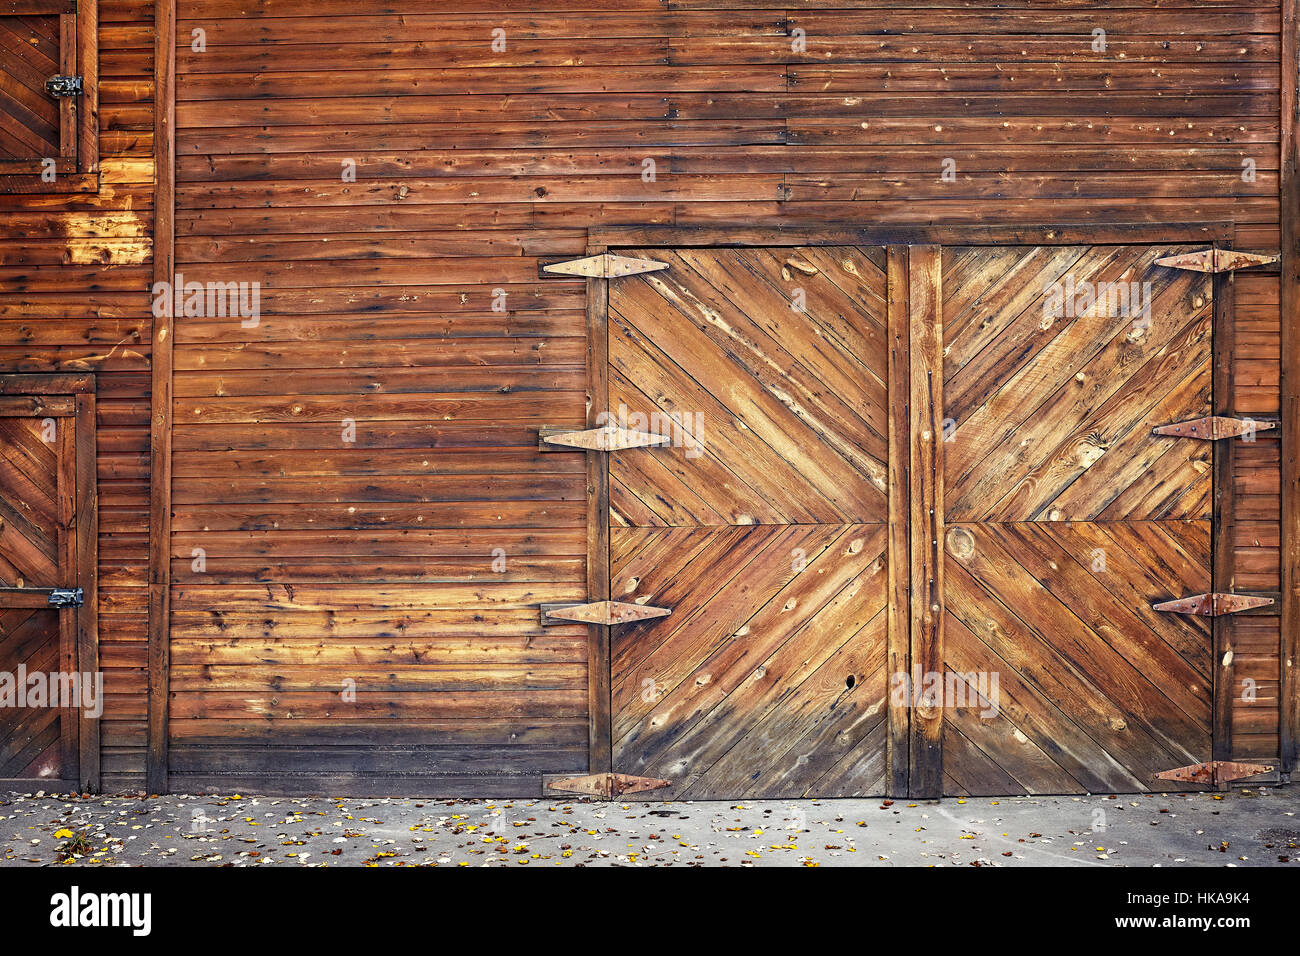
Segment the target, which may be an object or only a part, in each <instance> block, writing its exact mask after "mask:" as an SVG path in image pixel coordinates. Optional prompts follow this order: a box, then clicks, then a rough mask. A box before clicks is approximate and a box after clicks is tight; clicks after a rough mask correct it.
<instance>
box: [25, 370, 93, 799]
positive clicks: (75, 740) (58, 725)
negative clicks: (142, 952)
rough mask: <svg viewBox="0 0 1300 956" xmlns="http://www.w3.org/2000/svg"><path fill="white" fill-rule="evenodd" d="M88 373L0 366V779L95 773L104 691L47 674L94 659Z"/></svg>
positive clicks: (88, 778)
mask: <svg viewBox="0 0 1300 956" xmlns="http://www.w3.org/2000/svg"><path fill="white" fill-rule="evenodd" d="M90 381H91V380H90V379H89V377H88V376H84V377H83V376H57V375H56V376H41V375H33V376H25V375H12V376H0V784H3V783H5V782H9V783H10V785H14V786H20V785H22V783H21V782H22V781H32V782H33V783H35V782H37V781H39V782H40V783H41V784H42V786H43V787H44V788H45V789H56V788H58V787H60V786H62V787H66V788H75V789H78V790H82V789H87V788H93V787H94V786H95V785H96V782H97V777H98V763H99V739H98V732H97V726H98V725H97V723H96V721H95V719H94V715H93V714H92V713H91V712H90V711H91V710H93V708H94V706H95V705H96V703H97V704H98V706H102V704H103V699H102V695H100V696H99V697H98V699H97V702H96V699H95V697H94V696H93V695H94V690H93V689H92V691H91V695H92V696H89V697H87V696H83V693H82V692H81V688H82V686H83V685H82V682H81V679H80V678H77V682H76V683H75V684H72V683H64V684H60V683H58V682H56V681H53V680H51V675H59V676H62V677H65V678H68V677H70V675H73V674H78V673H79V672H80V673H91V674H93V673H94V672H95V671H96V670H97V669H98V665H97V653H96V634H95V607H94V595H95V587H94V573H95V550H96V549H95V535H96V530H97V529H96V506H95V432H94V427H95V424H94V423H95V418H94V411H95V399H94V394H93V393H90V392H89V391H88V390H87V389H88V387H89V382H90ZM66 389H79V390H80V391H77V392H71V391H66V392H65V391H62V390H66ZM92 688H93V685H92ZM56 689H59V690H58V692H56ZM66 689H70V692H69V690H66ZM87 702H89V703H90V704H91V707H90V708H86V707H82V706H80V705H81V704H83V703H87Z"/></svg>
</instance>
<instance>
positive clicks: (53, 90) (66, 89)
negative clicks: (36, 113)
mask: <svg viewBox="0 0 1300 956" xmlns="http://www.w3.org/2000/svg"><path fill="white" fill-rule="evenodd" d="M45 92H46V93H49V94H50V96H53V97H55V98H56V99H59V98H62V97H65V96H80V95H81V94H82V93H83V92H85V91H84V90H83V89H82V84H81V77H79V76H63V75H62V74H60V75H57V76H52V77H50V78H49V79H48V80H46V81H45Z"/></svg>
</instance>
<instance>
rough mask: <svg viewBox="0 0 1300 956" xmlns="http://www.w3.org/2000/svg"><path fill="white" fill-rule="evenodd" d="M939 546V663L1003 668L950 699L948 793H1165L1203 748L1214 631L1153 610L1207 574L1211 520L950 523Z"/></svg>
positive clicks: (961, 671) (958, 677)
mask: <svg viewBox="0 0 1300 956" xmlns="http://www.w3.org/2000/svg"><path fill="white" fill-rule="evenodd" d="M946 550H947V554H948V557H949V560H948V562H947V564H946V568H945V574H946V582H945V601H946V606H947V616H946V621H945V633H944V657H945V665H946V668H947V670H948V673H949V674H950V675H951V679H953V680H955V681H957V682H958V683H965V684H966V685H967V691H968V693H970V694H972V695H973V687H974V684H975V683H976V682H975V680H974V679H972V677H971V676H970V675H975V674H979V673H981V672H982V673H986V674H988V673H996V674H997V678H998V693H997V695H996V698H997V699H996V701H995V702H994V703H996V705H997V706H996V707H990V706H988V705H989V703H990V702H989V701H988V700H986V699H985V698H980V699H979V703H978V704H975V703H973V702H972V701H973V700H974V698H973V696H971V697H968V698H967V699H966V700H967V704H968V706H949V707H948V708H947V709H946V710H945V725H944V737H943V745H944V776H945V789H946V792H948V793H952V794H1004V793H1082V792H1092V793H1096V792H1106V791H1118V792H1131V791H1142V790H1150V789H1161V790H1165V789H1168V788H1169V784H1168V783H1167V782H1166V781H1161V782H1160V783H1159V785H1158V787H1157V784H1156V782H1155V781H1153V779H1152V777H1153V775H1154V774H1155V773H1156V772H1157V771H1160V770H1167V769H1169V768H1170V767H1175V766H1181V765H1183V764H1187V763H1193V762H1196V761H1200V760H1208V759H1209V758H1210V733H1211V723H1210V720H1211V692H1210V689H1211V683H1212V677H1211V640H1210V626H1209V624H1208V622H1206V621H1204V620H1201V619H1198V618H1191V617H1187V616H1185V615H1169V614H1160V613H1158V612H1155V611H1152V610H1151V609H1150V604H1151V602H1152V601H1154V600H1158V599H1159V598H1160V597H1162V596H1164V595H1167V594H1182V593H1194V592H1195V591H1196V590H1197V589H1198V588H1200V587H1202V586H1203V585H1204V584H1205V582H1208V581H1209V576H1210V571H1209V566H1210V565H1209V561H1210V553H1209V552H1210V541H1209V526H1208V523H1207V522H1203V521H1188V522H1175V521H1139V522H1113V523H1110V522H1097V523H1083V522H1078V523H1076V522H1068V523H1066V522H1061V523H1047V522H1027V523H1019V524H993V523H988V524H984V523H977V524H957V525H952V526H950V527H949V528H948V532H947V549H946ZM962 675H965V676H964V677H963V676H962ZM988 696H994V695H992V694H989V695H988ZM948 703H949V704H953V701H949V702H948Z"/></svg>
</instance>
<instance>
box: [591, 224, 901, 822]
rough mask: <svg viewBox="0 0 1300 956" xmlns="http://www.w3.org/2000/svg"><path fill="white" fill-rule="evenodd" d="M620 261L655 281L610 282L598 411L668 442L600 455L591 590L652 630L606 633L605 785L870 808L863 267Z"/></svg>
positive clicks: (785, 261) (877, 508)
mask: <svg viewBox="0 0 1300 956" xmlns="http://www.w3.org/2000/svg"><path fill="white" fill-rule="evenodd" d="M627 254H628V255H630V256H638V255H641V256H644V257H646V258H653V259H657V260H660V261H667V262H668V263H669V265H670V268H669V269H668V270H666V271H661V272H654V273H650V274H647V275H642V276H634V277H629V278H625V279H621V280H619V281H618V282H615V283H611V284H610V289H609V364H610V370H609V388H608V413H609V416H610V417H611V418H612V419H613V422H614V423H615V424H620V425H623V426H625V427H628V428H631V429H634V430H640V431H650V432H655V433H657V434H671V435H672V436H673V441H672V443H671V445H669V446H666V447H660V448H634V449H628V450H626V451H620V452H615V453H613V454H612V455H611V456H610V460H609V487H610V521H611V525H612V531H611V540H610V551H611V591H612V593H611V597H612V598H613V600H615V601H624V602H633V603H646V604H649V605H654V606H666V607H671V608H672V614H671V616H669V617H661V618H657V619H652V620H646V621H641V622H638V623H631V624H624V625H620V626H618V627H616V628H613V629H612V638H611V641H612V645H611V672H612V673H611V684H612V698H613V700H612V745H613V769H614V771H616V772H620V773H626V774H634V775H639V776H648V777H654V778H660V779H665V780H671V781H672V786H671V788H669V789H661V790H656V791H655V792H654V794H653V796H654V798H656V799H658V798H672V799H677V798H685V799H693V798H698V799H707V798H740V797H753V798H758V797H783V798H784V797H805V796H859V795H867V794H881V793H885V792H887V791H888V790H889V789H890V774H889V740H890V733H891V729H890V714H889V708H888V706H887V685H888V673H889V671H890V670H891V666H890V657H889V648H890V641H889V634H890V627H891V613H890V606H891V602H890V600H889V594H890V587H891V574H890V562H889V552H890V526H889V524H888V522H887V516H888V509H889V502H890V494H891V490H890V468H889V450H890V443H889V435H890V428H891V422H890V417H891V395H890V391H891V390H890V388H889V381H890V367H891V363H890V359H889V351H890V350H889V342H888V338H889V329H888V321H887V311H888V310H887V302H886V295H887V282H886V273H887V262H886V255H885V251H884V250H883V249H881V248H856V247H839V248H799V249H748V250H714V249H709V250H682V251H677V252H665V251H663V250H654V251H652V252H645V253H638V252H629V253H627ZM895 493H896V490H895ZM892 623H894V624H895V625H897V622H896V621H893V622H892ZM904 626H905V625H904ZM904 640H905V638H904ZM895 732H897V727H896V728H895ZM903 734H904V736H903V737H902V739H903V742H904V746H905V742H906V738H905V730H904V731H903ZM904 760H905V757H904Z"/></svg>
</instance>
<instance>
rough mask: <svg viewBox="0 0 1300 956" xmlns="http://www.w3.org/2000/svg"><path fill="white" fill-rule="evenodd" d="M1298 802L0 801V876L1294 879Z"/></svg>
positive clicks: (1207, 797)
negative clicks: (672, 869)
mask: <svg viewBox="0 0 1300 956" xmlns="http://www.w3.org/2000/svg"><path fill="white" fill-rule="evenodd" d="M1297 811H1300V786H1295V785H1292V786H1287V787H1276V788H1258V789H1249V790H1237V791H1233V792H1231V793H1227V794H1207V793H1202V794H1152V795H1126V796H1089V797H1033V798H1029V797H1003V798H1000V799H993V798H974V797H972V798H969V799H965V800H960V799H946V800H943V801H931V802H913V801H907V800H895V801H889V800H879V799H876V800H826V801H817V800H800V801H793V802H791V801H756V802H752V803H751V802H743V803H633V802H612V803H587V802H581V801H567V800H550V799H547V800H530V801H520V800H512V801H504V800H503V801H490V800H433V799H429V800H419V799H405V800H403V799H356V798H346V799H344V798H337V799H331V798H321V797H313V798H288V797H257V796H252V795H248V794H230V795H226V796H187V795H172V796H165V797H145V796H99V797H87V798H81V797H74V798H68V797H64V796H54V795H47V794H43V793H34V794H18V793H0V866H58V865H64V866H73V867H77V866H141V865H144V866H278V867H284V866H430V865H433V866H533V867H537V866H1026V865H1029V866H1106V867H1123V866H1128V867H1145V866H1163V867H1188V866H1214V867H1232V866H1293V867H1297V868H1300V818H1297V815H1296V814H1297Z"/></svg>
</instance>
